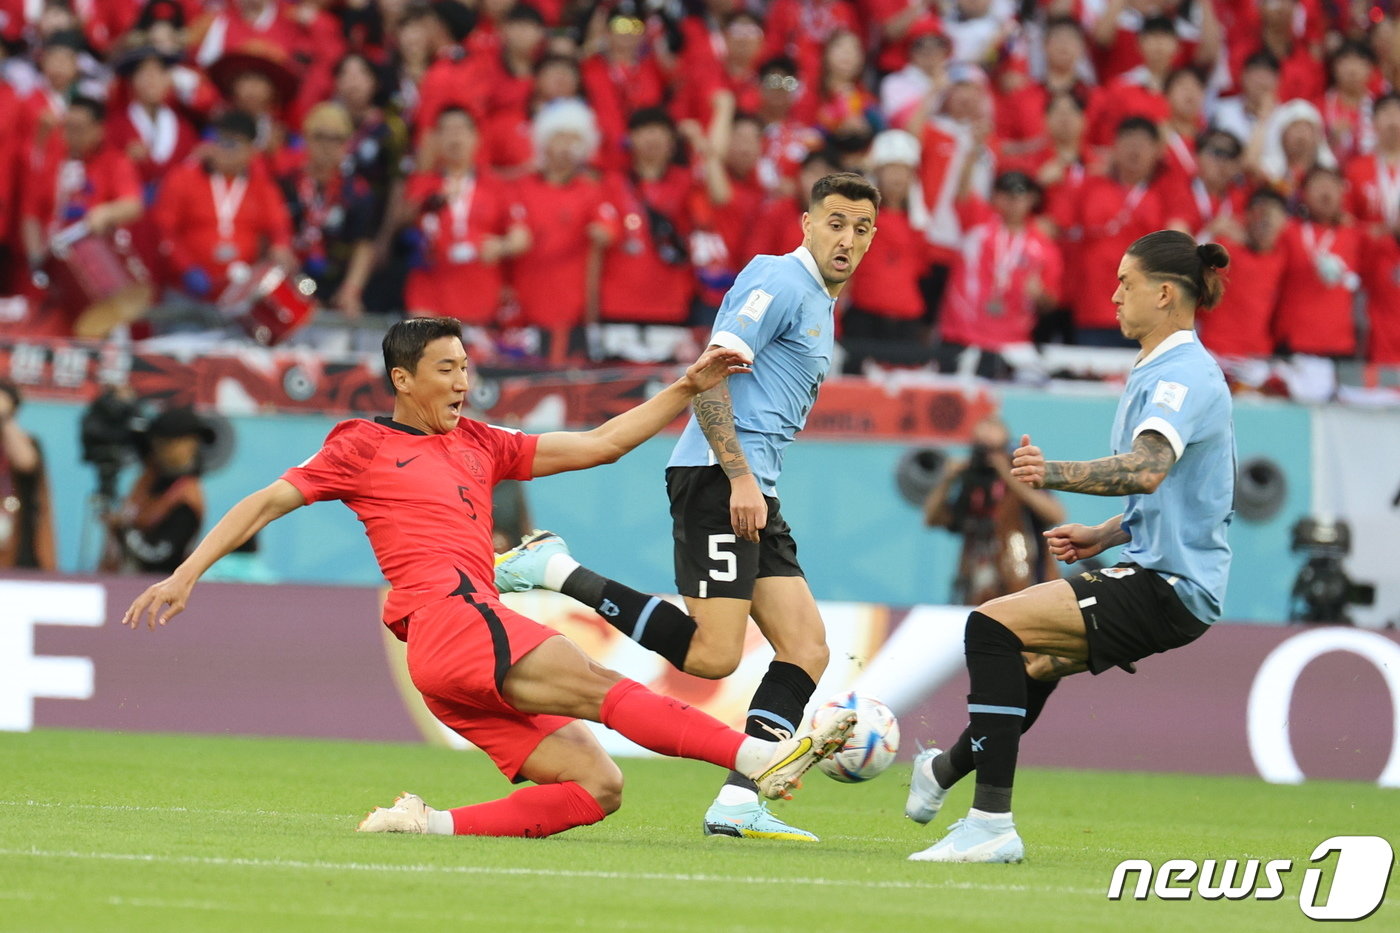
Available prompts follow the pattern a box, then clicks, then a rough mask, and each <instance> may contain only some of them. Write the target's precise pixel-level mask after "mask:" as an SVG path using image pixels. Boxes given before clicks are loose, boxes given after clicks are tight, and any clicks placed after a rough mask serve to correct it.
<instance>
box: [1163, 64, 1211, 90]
mask: <svg viewBox="0 0 1400 933" xmlns="http://www.w3.org/2000/svg"><path fill="white" fill-rule="evenodd" d="M1182 78H1195V79H1196V83H1197V84H1199V85H1200V86H1201V87H1203V88H1204V87H1205V86H1206V76H1205V75H1203V74H1201V72H1200V71H1199V70H1198V69H1196V68H1192V67H1191V66H1190V65H1183V66H1181V67H1180V68H1173V69H1172V70H1171V71H1170V72H1168V74H1167V80H1165V81H1163V82H1162V92H1163V93H1170V91H1171V89H1172V85H1173V84H1175V83H1176V82H1178V81H1180V80H1181V79H1182Z"/></svg>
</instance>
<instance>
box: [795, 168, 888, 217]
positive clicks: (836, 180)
mask: <svg viewBox="0 0 1400 933" xmlns="http://www.w3.org/2000/svg"><path fill="white" fill-rule="evenodd" d="M833 194H836V195H840V196H841V197H843V198H850V199H851V200H852V201H869V202H870V203H871V204H873V205H875V210H877V211H878V210H879V209H880V189H879V188H876V187H875V186H874V185H873V184H871V182H870V179H868V178H866V177H865V176H864V175H862V174H860V173H859V172H833V173H832V174H830V175H823V176H822V177H821V178H819V179H817V183H816V184H815V185H813V186H812V200H811V201H810V202H808V203H810V204H812V205H814V206H815V205H817V204H820V203H821V202H822V200H823V199H824V198H826V197H828V196H830V195H833Z"/></svg>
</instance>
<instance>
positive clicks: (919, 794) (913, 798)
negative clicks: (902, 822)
mask: <svg viewBox="0 0 1400 933" xmlns="http://www.w3.org/2000/svg"><path fill="white" fill-rule="evenodd" d="M941 754H943V752H941V751H939V750H938V749H936V748H932V747H929V748H926V749H924V750H923V751H921V752H919V754H917V755H915V756H914V776H913V777H912V778H911V779H910V781H909V797H908V799H906V800H905V801H904V815H905V816H907V817H909V819H911V820H913V821H914V822H915V823H920V824H923V823H928V822H930V821H931V820H932V819H933V818H934V817H935V816H937V815H938V811H939V809H940V808H941V807H942V806H943V798H944V797H947V796H948V788H946V787H944V786H943V785H941V784H939V783H938V781H936V780H934V777H933V759H935V758H937V757H938V756H939V755H941Z"/></svg>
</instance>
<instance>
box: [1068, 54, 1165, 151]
mask: <svg viewBox="0 0 1400 933" xmlns="http://www.w3.org/2000/svg"><path fill="white" fill-rule="evenodd" d="M1170 110H1171V108H1170V107H1168V106H1167V98H1166V95H1165V94H1162V93H1160V92H1159V91H1157V90H1155V89H1154V88H1152V87H1150V86H1149V82H1148V76H1147V69H1146V68H1143V69H1142V70H1140V71H1130V72H1128V73H1127V74H1125V75H1123V76H1121V77H1119V78H1115V79H1114V80H1112V81H1110V82H1109V83H1108V84H1105V85H1103V86H1102V87H1100V88H1098V89H1097V90H1095V91H1094V93H1093V95H1092V96H1091V97H1090V98H1089V110H1088V113H1086V114H1085V121H1086V129H1085V138H1086V139H1088V141H1089V143H1090V145H1094V146H1111V145H1113V138H1114V136H1115V135H1116V134H1117V132H1118V124H1119V123H1122V122H1123V121H1124V120H1126V119H1127V118H1128V117H1144V118H1146V119H1148V120H1151V121H1152V122H1153V123H1161V122H1163V121H1164V120H1166V119H1167V114H1168V113H1169V112H1170Z"/></svg>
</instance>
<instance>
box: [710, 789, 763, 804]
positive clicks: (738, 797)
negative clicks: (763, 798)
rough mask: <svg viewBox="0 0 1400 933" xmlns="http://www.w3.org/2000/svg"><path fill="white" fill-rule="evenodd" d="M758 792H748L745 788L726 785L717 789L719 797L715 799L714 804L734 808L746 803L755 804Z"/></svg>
mask: <svg viewBox="0 0 1400 933" xmlns="http://www.w3.org/2000/svg"><path fill="white" fill-rule="evenodd" d="M757 802H758V791H756V790H750V789H749V788H747V787H739V786H738V785H736V784H726V785H724V786H723V787H721V788H720V789H719V796H718V797H716V798H715V803H720V804H724V805H725V806H726V807H736V806H740V805H742V804H746V803H757Z"/></svg>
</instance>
